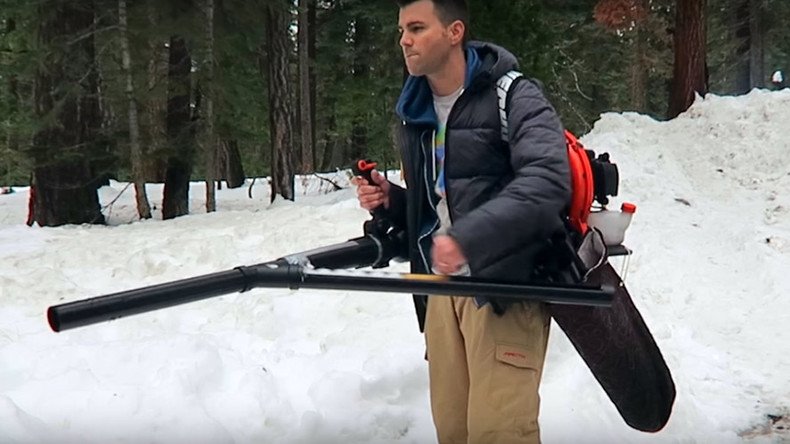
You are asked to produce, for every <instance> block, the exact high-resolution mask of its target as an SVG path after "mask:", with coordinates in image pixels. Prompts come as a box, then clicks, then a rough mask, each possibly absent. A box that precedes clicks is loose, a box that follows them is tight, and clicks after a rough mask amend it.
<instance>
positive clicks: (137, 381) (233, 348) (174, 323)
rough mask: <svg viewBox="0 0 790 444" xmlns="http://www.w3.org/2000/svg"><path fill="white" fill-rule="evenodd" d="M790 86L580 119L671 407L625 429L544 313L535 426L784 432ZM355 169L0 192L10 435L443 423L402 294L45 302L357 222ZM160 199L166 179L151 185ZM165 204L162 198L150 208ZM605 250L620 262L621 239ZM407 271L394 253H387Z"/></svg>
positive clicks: (354, 227)
mask: <svg viewBox="0 0 790 444" xmlns="http://www.w3.org/2000/svg"><path fill="white" fill-rule="evenodd" d="M788 116H790V90H783V91H778V92H765V91H753V92H752V93H750V94H749V95H747V96H743V97H738V98H733V97H716V96H709V97H708V98H707V99H705V100H702V99H700V100H698V101H697V103H695V105H694V106H693V107H692V108H691V109H690V110H689V111H688V112H687V113H685V114H683V115H681V116H680V117H679V118H677V119H675V120H672V121H669V122H656V121H654V120H652V119H650V118H647V117H644V116H640V115H637V114H606V115H604V116H602V118H601V120H600V121H599V122H597V124H596V126H595V129H594V130H593V131H592V132H591V133H590V134H587V135H585V136H584V137H583V138H582V141H583V142H584V143H585V144H586V145H587V147H588V148H592V149H595V150H596V151H598V152H603V151H608V152H610V153H611V154H612V157H613V159H614V160H615V162H616V163H617V164H618V166H619V168H620V175H621V192H620V197H619V198H617V199H616V200H615V202H614V203H613V206H614V207H619V203H620V202H622V201H630V202H634V203H636V204H637V206H638V209H637V212H636V215H635V217H634V219H633V223H632V225H631V228H630V230H629V231H628V233H627V235H626V244H627V245H629V246H630V247H631V248H633V249H634V254H633V256H632V257H631V258H630V264H629V266H628V269H627V283H628V286H629V288H630V290H631V293H632V295H633V297H634V299H635V303H636V304H637V306H638V307H639V308H640V310H641V311H642V314H643V316H644V318H645V320H646V321H647V323H648V325H649V326H650V327H651V329H652V331H653V333H654V335H655V337H656V340H657V341H658V343H659V345H660V347H661V348H662V350H663V352H664V355H665V357H666V359H667V362H668V364H669V366H670V368H671V370H672V371H673V375H674V378H675V382H676V384H677V389H678V396H677V401H676V403H675V409H674V413H673V416H672V418H671V419H670V422H669V424H668V425H667V427H666V428H665V429H664V430H663V431H661V432H659V433H656V434H644V433H640V432H636V431H634V430H631V429H629V428H628V427H627V426H626V425H625V424H624V423H623V422H622V420H621V419H620V417H619V416H618V414H617V412H616V410H615V409H614V407H613V406H612V405H611V404H610V402H609V401H608V399H607V398H606V396H605V394H604V393H603V391H602V390H601V389H600V388H599V387H598V385H597V384H596V382H595V380H594V379H593V378H592V376H591V375H590V373H589V371H588V370H587V368H586V367H585V365H584V364H583V362H582V361H581V359H580V358H579V357H578V355H576V353H575V352H574V350H573V348H572V346H571V345H570V344H569V343H568V341H567V339H566V338H565V337H564V336H563V334H562V332H561V331H560V330H559V329H558V328H556V326H555V327H554V328H553V330H552V337H551V341H550V345H549V353H548V357H547V362H546V369H545V372H544V381H543V385H542V388H541V395H542V400H543V403H542V410H541V417H540V420H541V427H542V436H543V441H544V442H546V443H570V442H574V443H581V442H591V443H599V442H647V443H654V442H655V443H659V442H660V443H665V442H666V443H668V442H683V443H709V442H717V443H722V442H742V441H750V442H790V434H789V433H787V432H786V431H783V429H782V428H783V427H784V428H787V427H790V424H788V422H790V421H788V420H787V419H781V418H782V417H783V416H784V417H785V418H787V416H789V415H790V353H788V351H789V349H790V334H788V330H790V296H788V293H790V141H788V140H789V139H788V137H787V135H788V133H790V120H788ZM329 176H331V178H332V179H333V180H335V181H337V182H338V183H340V184H341V185H343V186H346V189H344V190H342V191H337V192H328V191H329V188H330V187H328V184H327V183H326V182H324V181H321V180H319V179H317V178H315V177H307V178H305V179H304V180H299V181H298V183H297V185H298V187H299V196H298V198H297V200H296V202H295V203H292V202H284V201H277V202H276V203H275V204H273V205H269V204H268V201H269V196H268V186H266V184H265V183H263V182H260V181H258V183H257V184H256V185H255V187H254V188H253V198H252V199H250V198H248V197H247V189H246V188H244V189H238V190H221V191H219V192H218V195H217V200H218V210H219V211H218V212H216V213H212V214H204V211H203V209H202V199H203V192H204V191H203V187H202V185H200V184H194V186H193V189H192V198H193V202H192V213H193V214H192V215H190V216H187V217H182V218H178V219H177V220H172V221H167V222H163V221H161V220H149V221H143V222H139V221H135V219H136V218H135V212H134V207H133V195H132V189H131V188H127V189H125V191H124V188H125V186H126V184H120V183H113V184H112V185H111V186H110V187H105V188H102V189H101V190H100V193H101V200H102V202H103V203H104V204H109V203H110V202H111V201H113V200H114V199H116V198H118V195H119V194H120V197H119V198H118V199H117V201H115V202H114V203H113V204H112V205H111V206H108V207H107V208H105V210H104V213H105V215H107V216H108V220H109V222H110V224H109V226H70V227H61V228H47V229H42V228H38V227H34V228H29V227H27V226H25V225H24V220H25V216H26V208H27V190H26V189H25V188H15V189H14V191H15V192H14V193H11V194H2V195H0V442H3V443H14V442H20V443H34V442H35V443H37V442H52V443H55V442H57V443H68V442H72V443H77V442H79V443H107V442H135V443H136V442H161V443H180V442H190V443H194V442H197V443H202V442H205V443H220V442H239V443H247V442H276V443H316V442H321V443H369V442H372V443H387V442H391V443H394V442H413V443H427V442H434V441H435V438H434V434H433V426H432V423H431V418H430V411H429V406H428V393H427V371H426V363H425V361H424V360H423V352H424V346H423V340H422V337H421V335H420V334H419V332H418V330H417V323H416V319H415V317H414V313H413V307H412V303H411V298H410V297H408V296H407V295H393V294H376V293H351V292H340V291H335V292H330V291H310V290H300V291H289V290H280V289H274V290H254V291H251V292H248V293H244V294H233V295H227V296H223V297H218V298H213V299H208V300H204V301H200V302H195V303H191V304H187V305H181V306H178V307H174V308H169V309H165V310H160V311H156V312H153V313H148V314H142V315H137V316H132V317H128V318H124V319H121V320H117V321H113V322H109V323H103V324H97V325H94V326H90V327H83V328H79V329H75V330H69V331H66V332H62V333H57V334H56V333H53V332H52V331H50V330H49V328H48V326H47V322H46V319H45V315H44V313H45V310H46V308H47V307H48V306H50V305H54V304H59V303H63V302H65V301H72V300H77V299H83V298H86V297H90V296H96V295H100V294H106V293H112V292H116V291H120V290H124V289H130V288H136V287H141V286H146V285H152V284H156V283H161V282H166V281H170V280H175V279H180V278H185V277H190V276H195V275H199V274H206V273H211V272H215V271H224V270H227V269H230V268H233V267H235V266H237V265H244V264H254V263H259V262H264V261H267V260H270V259H274V258H277V257H280V256H283V255H285V254H288V253H293V252H298V251H302V250H307V249H310V248H314V247H318V246H322V245H328V244H333V243H336V242H340V241H343V240H345V239H348V238H352V237H357V236H359V235H360V234H361V226H362V222H363V221H364V220H365V219H366V218H367V214H366V212H365V211H363V210H361V209H359V208H358V207H357V203H356V200H355V198H354V192H353V190H352V189H351V188H350V187H349V186H348V179H347V177H346V176H345V175H344V174H343V173H339V174H335V175H329ZM148 194H149V196H150V197H151V200H152V202H153V203H155V204H157V205H159V203H160V202H161V186H157V185H150V186H149V188H148ZM157 213H158V212H157ZM613 262H614V264H615V266H616V267H618V268H619V267H621V266H622V265H624V264H623V263H622V260H621V259H619V258H615V259H613ZM393 268H394V269H395V270H402V269H403V264H400V265H398V266H396V267H393Z"/></svg>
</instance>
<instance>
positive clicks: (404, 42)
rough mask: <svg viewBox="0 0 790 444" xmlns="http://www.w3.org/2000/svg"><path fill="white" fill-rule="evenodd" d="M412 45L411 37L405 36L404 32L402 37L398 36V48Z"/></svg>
mask: <svg viewBox="0 0 790 444" xmlns="http://www.w3.org/2000/svg"><path fill="white" fill-rule="evenodd" d="M413 44H414V40H413V39H412V38H411V37H409V36H407V35H406V33H405V32H404V33H403V35H401V36H400V46H401V47H402V48H405V47H407V46H411V45H413Z"/></svg>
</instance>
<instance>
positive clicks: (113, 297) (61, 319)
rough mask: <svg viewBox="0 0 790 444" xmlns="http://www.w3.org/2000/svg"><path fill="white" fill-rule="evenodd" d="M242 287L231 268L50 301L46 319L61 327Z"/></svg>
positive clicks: (242, 279) (244, 284) (56, 328)
mask: <svg viewBox="0 0 790 444" xmlns="http://www.w3.org/2000/svg"><path fill="white" fill-rule="evenodd" d="M246 287H247V277H246V276H245V274H244V273H243V272H242V271H241V270H239V269H234V270H229V271H223V272H219V273H212V274H206V275H203V276H198V277H193V278H189V279H182V280H178V281H173V282H167V283H165V284H159V285H153V286H150V287H144V288H137V289H134V290H127V291H122V292H119V293H113V294H108V295H105V296H97V297H94V298H90V299H85V300H81V301H75V302H69V303H66V304H61V305H54V306H52V307H49V309H48V310H47V320H48V321H49V326H50V327H52V330H54V331H62V330H68V329H71V328H76V327H81V326H83V325H89V324H95V323H98V322H103V321H110V320H113V319H117V318H120V317H123V316H129V315H133V314H138V313H145V312H148V311H153V310H158V309H160V308H166V307H172V306H174V305H179V304H185V303H187V302H193V301H198V300H201V299H206V298H210V297H213V296H219V295H222V294H227V293H233V292H238V291H242V290H244V289H245V288H246Z"/></svg>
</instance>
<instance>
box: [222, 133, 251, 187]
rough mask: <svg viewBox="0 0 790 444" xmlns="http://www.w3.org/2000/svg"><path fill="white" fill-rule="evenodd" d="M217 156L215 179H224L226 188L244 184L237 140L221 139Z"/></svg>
mask: <svg viewBox="0 0 790 444" xmlns="http://www.w3.org/2000/svg"><path fill="white" fill-rule="evenodd" d="M217 158H218V161H217V172H218V174H217V180H221V179H224V180H225V183H226V184H227V185H228V188H239V187H240V186H242V185H244V179H245V176H244V166H243V165H242V163H241V153H240V152H239V144H238V142H236V141H235V140H225V141H222V143H220V147H219V153H218V155H217Z"/></svg>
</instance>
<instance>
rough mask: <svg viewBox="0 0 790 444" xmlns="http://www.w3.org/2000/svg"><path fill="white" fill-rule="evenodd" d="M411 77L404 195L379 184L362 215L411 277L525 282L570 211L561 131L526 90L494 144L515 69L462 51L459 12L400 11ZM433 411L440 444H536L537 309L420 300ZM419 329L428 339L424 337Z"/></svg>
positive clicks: (457, 3) (444, 4)
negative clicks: (383, 221) (404, 241)
mask: <svg viewBox="0 0 790 444" xmlns="http://www.w3.org/2000/svg"><path fill="white" fill-rule="evenodd" d="M397 3H398V5H399V7H400V14H399V22H398V27H399V30H400V32H401V38H400V45H401V47H402V49H403V56H404V59H405V63H406V66H407V68H408V71H409V74H410V76H409V78H408V79H407V81H406V83H405V85H404V87H403V91H402V94H401V97H400V99H399V101H398V104H397V108H396V109H397V113H398V115H399V116H400V118H401V119H402V121H403V125H402V126H401V128H400V131H399V140H398V142H399V145H400V150H401V157H402V164H403V171H404V175H405V181H406V188H405V189H404V188H401V187H399V186H396V185H394V184H392V183H390V182H388V181H387V180H386V179H385V178H384V177H383V176H382V175H381V174H379V173H378V172H376V171H374V172H373V174H372V180H373V182H374V183H373V184H369V183H368V182H367V181H365V180H364V179H362V178H356V180H355V183H356V184H357V185H358V188H357V194H358V198H359V201H360V205H361V206H362V207H363V208H365V209H368V210H373V209H374V208H377V207H379V206H383V207H384V208H385V212H386V214H387V215H388V217H389V218H390V219H391V220H392V221H393V222H394V223H395V224H397V225H398V226H400V227H404V228H405V229H406V230H407V233H408V236H407V237H408V242H409V246H408V247H409V248H408V251H409V260H410V261H411V267H412V270H413V271H414V272H423V273H426V272H430V271H431V270H432V271H433V272H435V273H439V274H468V275H471V276H474V277H482V278H496V279H504V280H510V281H513V280H517V279H522V280H524V279H529V278H530V277H531V275H532V273H533V270H534V269H535V268H536V266H537V265H540V264H538V263H536V260H537V259H536V257H537V254H538V252H540V251H541V250H543V249H544V248H545V245H546V243H547V240H548V239H549V238H550V237H551V235H552V234H553V233H555V232H557V230H562V229H563V224H562V214H563V211H564V209H565V207H566V205H567V203H568V200H569V198H570V174H569V167H568V159H567V152H566V148H565V140H564V135H563V129H562V125H561V123H560V121H559V119H558V118H557V115H556V113H555V111H554V109H553V108H552V107H551V105H550V104H549V103H548V102H547V101H546V99H545V98H544V97H543V94H542V93H541V91H540V90H539V88H538V87H537V86H536V85H535V84H533V83H532V82H529V81H522V82H519V83H517V84H515V85H514V86H513V87H512V88H511V91H510V93H509V95H510V97H509V105H508V127H509V141H508V142H509V143H506V142H504V141H503V140H502V135H501V126H502V123H501V120H500V116H499V110H498V105H497V103H498V102H497V91H496V81H497V80H498V79H499V78H500V77H501V76H502V75H503V74H505V73H507V72H508V71H511V70H514V69H516V68H517V62H516V59H515V57H514V56H513V55H512V54H510V53H508V52H507V51H505V50H504V49H502V48H500V47H497V46H495V45H492V44H487V43H480V42H467V23H468V12H467V6H466V4H465V2H464V1H463V0H411V1H409V0H401V1H398V2H397ZM428 299H429V300H428V304H427V315H426V319H425V325H424V329H425V338H426V346H427V357H428V366H429V376H430V390H431V410H432V413H433V418H434V423H435V425H436V431H437V436H438V439H439V442H441V443H515V442H530V443H531V442H539V440H540V432H539V428H538V423H537V420H538V406H539V397H538V386H539V383H540V378H541V373H542V369H543V362H544V358H545V353H546V344H547V340H548V331H549V316H548V315H547V313H546V309H545V307H544V306H543V304H539V303H531V302H530V303H528V302H518V303H510V304H505V303H503V302H502V301H497V300H488V299H485V298H482V297H474V298H469V297H446V296H431V297H430V298H428ZM421 327H422V326H421Z"/></svg>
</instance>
